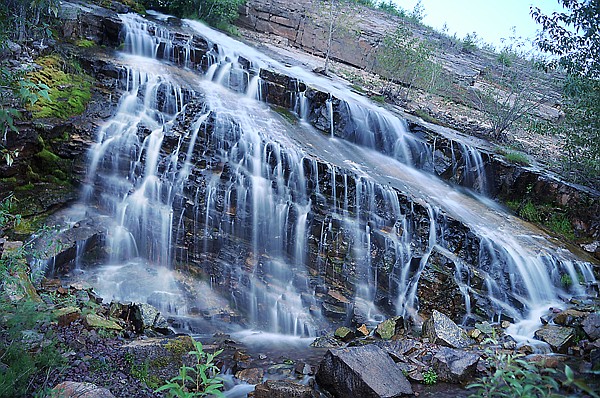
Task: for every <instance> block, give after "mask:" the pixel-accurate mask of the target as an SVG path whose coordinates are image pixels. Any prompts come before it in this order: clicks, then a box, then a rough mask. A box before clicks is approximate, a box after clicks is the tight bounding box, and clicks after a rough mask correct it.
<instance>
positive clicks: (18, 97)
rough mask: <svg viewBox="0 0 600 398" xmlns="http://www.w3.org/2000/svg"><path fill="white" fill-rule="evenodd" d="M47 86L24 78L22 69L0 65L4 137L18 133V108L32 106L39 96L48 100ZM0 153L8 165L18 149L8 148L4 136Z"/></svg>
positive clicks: (0, 118)
mask: <svg viewBox="0 0 600 398" xmlns="http://www.w3.org/2000/svg"><path fill="white" fill-rule="evenodd" d="M48 90H49V87H48V86H47V85H46V84H43V83H33V82H31V81H30V80H28V79H26V76H25V72H24V71H15V70H12V69H9V68H8V67H6V66H4V65H0V106H1V107H0V134H2V136H3V137H6V136H7V134H8V133H9V132H11V133H18V132H19V129H18V128H17V127H16V125H15V123H16V120H17V119H19V118H20V117H21V112H20V111H19V110H18V108H20V107H22V106H24V105H30V106H33V105H34V104H35V103H36V102H37V101H38V100H39V99H40V98H44V99H46V100H49V96H48ZM0 154H1V155H2V157H3V158H4V160H5V161H6V163H7V164H8V165H9V166H10V165H12V163H13V161H14V159H15V158H16V157H18V156H19V149H13V148H10V146H9V145H7V143H6V138H5V139H4V140H2V142H1V143H0Z"/></svg>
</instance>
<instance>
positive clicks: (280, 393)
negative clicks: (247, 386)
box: [254, 380, 317, 398]
mask: <svg viewBox="0 0 600 398" xmlns="http://www.w3.org/2000/svg"><path fill="white" fill-rule="evenodd" d="M316 396H317V395H316V394H315V393H314V392H313V389H312V388H310V387H309V386H306V385H303V384H299V383H295V382H293V381H290V380H267V381H265V382H264V383H262V384H259V385H257V386H256V388H255V389H254V398H314V397H316Z"/></svg>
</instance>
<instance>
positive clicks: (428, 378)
mask: <svg viewBox="0 0 600 398" xmlns="http://www.w3.org/2000/svg"><path fill="white" fill-rule="evenodd" d="M437 377H438V375H437V373H436V372H435V370H433V369H427V371H425V372H423V382H424V383H425V384H427V385H432V384H435V383H437Z"/></svg>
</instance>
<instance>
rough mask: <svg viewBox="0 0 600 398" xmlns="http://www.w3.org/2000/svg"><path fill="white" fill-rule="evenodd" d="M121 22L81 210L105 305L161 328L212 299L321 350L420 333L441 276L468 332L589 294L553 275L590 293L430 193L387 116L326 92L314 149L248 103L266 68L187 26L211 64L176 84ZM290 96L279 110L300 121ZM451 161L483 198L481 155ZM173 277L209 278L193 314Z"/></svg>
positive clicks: (296, 128)
mask: <svg viewBox="0 0 600 398" xmlns="http://www.w3.org/2000/svg"><path fill="white" fill-rule="evenodd" d="M122 18H123V22H124V27H125V32H126V34H125V38H126V39H125V40H126V42H127V43H129V44H126V46H125V53H123V54H121V57H120V59H119V61H120V62H122V63H123V65H124V66H123V69H122V73H121V75H120V77H119V87H120V88H121V89H122V91H123V94H122V97H121V98H120V100H119V104H118V108H117V110H116V113H115V115H114V117H112V118H111V119H110V120H108V121H107V122H106V123H105V124H104V125H103V126H102V127H101V128H100V129H99V130H98V137H97V142H96V144H94V145H93V147H92V148H91V150H90V155H89V156H90V162H89V170H88V177H87V180H86V181H85V187H84V192H83V198H82V201H83V202H84V203H85V205H86V206H87V208H88V211H90V212H91V211H92V210H93V211H94V212H99V213H102V214H104V215H107V216H108V218H110V219H111V220H112V221H111V225H110V228H109V231H108V233H107V238H106V241H107V243H106V245H107V252H108V259H107V260H106V264H104V265H103V266H102V267H100V270H101V272H99V273H98V275H99V276H98V279H99V283H98V286H97V287H98V289H99V290H100V291H101V292H102V294H103V295H104V296H106V297H111V298H112V297H116V298H122V299H127V300H142V299H143V300H146V301H148V302H151V303H152V304H154V305H157V306H161V308H163V309H164V310H165V311H167V312H168V313H170V314H175V315H181V314H185V313H186V311H187V309H188V307H191V306H192V305H193V306H198V307H201V308H207V313H211V314H212V313H213V312H211V311H213V310H214V308H213V307H211V306H210V305H209V304H208V303H207V301H209V299H208V297H210V302H211V303H213V302H214V303H218V304H215V306H217V305H218V306H220V307H219V310H223V311H231V312H232V313H233V312H235V313H236V314H235V316H232V318H233V319H237V320H239V321H240V324H243V325H244V326H249V327H252V328H255V329H259V330H263V331H268V332H273V333H282V334H289V335H296V336H317V335H319V334H320V333H322V332H323V330H325V329H327V328H329V327H330V325H329V322H338V323H345V322H377V321H380V320H382V319H383V318H385V317H387V316H392V315H402V316H404V317H405V319H413V320H415V321H418V319H419V312H420V311H423V310H430V309H431V308H432V307H433V308H435V306H436V305H437V303H438V302H437V301H435V300H436V298H435V297H434V298H431V297H430V296H428V294H431V293H432V292H431V290H433V289H429V287H430V285H428V283H429V284H431V283H434V282H432V280H434V279H435V278H434V277H432V275H434V274H435V272H437V270H438V269H443V270H444V271H445V274H444V275H447V276H448V278H447V279H446V280H445V284H446V285H445V286H444V289H441V290H445V291H446V290H447V291H448V292H451V291H455V292H454V293H456V295H457V297H458V298H456V297H452V300H454V301H453V303H454V304H455V305H456V307H457V308H459V309H458V310H457V313H459V314H460V315H461V316H462V317H463V318H464V319H468V318H470V317H474V316H475V312H476V311H475V310H474V309H475V307H477V308H478V309H481V308H485V309H486V310H487V311H488V312H487V313H486V315H487V316H488V317H489V318H491V317H492V316H496V317H499V316H501V315H506V316H509V317H511V318H513V319H514V320H516V321H519V320H523V319H525V318H527V316H528V315H529V313H530V312H531V313H533V312H534V310H535V309H536V308H538V307H539V306H540V305H545V306H547V305H549V304H552V303H555V302H557V301H560V299H561V297H562V296H569V295H583V294H585V291H584V288H583V287H581V286H572V287H571V288H570V289H569V291H566V289H565V288H563V287H562V285H561V283H560V279H561V275H565V274H566V275H569V276H570V277H571V278H572V279H573V280H578V279H580V278H582V279H583V281H584V282H592V281H594V275H593V273H592V270H591V268H590V265H589V264H588V263H585V262H582V261H578V260H577V259H576V258H575V257H574V256H573V255H571V254H570V253H568V252H567V251H566V250H563V249H561V248H559V247H557V246H556V245H555V244H553V243H551V242H550V240H549V239H548V238H547V237H546V236H545V235H544V234H543V233H542V232H541V231H539V230H537V229H535V228H534V227H532V226H531V225H529V224H526V223H524V222H523V221H521V220H518V219H516V218H515V217H512V216H510V215H508V214H504V213H502V210H500V209H499V208H498V207H494V206H493V205H491V204H490V203H489V202H490V201H484V200H480V199H478V198H477V197H476V196H474V195H467V194H465V193H463V192H462V191H459V190H456V189H454V187H453V186H451V185H450V184H448V183H446V182H444V181H442V180H440V179H438V178H436V177H435V176H434V175H433V174H432V170H433V169H434V160H435V159H434V153H436V156H438V155H437V153H438V150H436V149H435V148H430V146H429V145H428V144H427V143H426V142H425V141H423V140H421V139H419V138H417V137H416V136H415V135H413V134H411V133H409V132H408V130H407V127H406V125H405V123H404V122H402V121H401V120H400V119H398V118H397V117H395V116H393V115H391V114H390V113H388V112H386V111H384V110H382V109H381V108H378V107H376V106H374V105H369V104H366V103H364V101H363V102H361V101H359V100H355V99H354V98H352V97H351V96H350V95H349V94H348V96H346V94H345V92H344V91H343V90H342V89H340V88H339V87H335V86H333V87H331V90H330V91H331V92H332V93H333V94H332V95H330V96H329V98H327V99H325V98H323V100H324V103H325V106H326V112H327V116H328V119H327V120H328V123H327V127H325V128H323V130H325V129H327V128H329V130H330V131H329V133H330V134H322V133H320V132H319V131H317V130H316V129H314V128H313V127H312V126H311V125H310V124H309V123H297V122H290V121H289V120H288V119H286V118H285V117H283V116H281V115H280V114H278V113H277V112H275V111H273V110H272V109H271V108H269V106H268V105H266V104H264V103H261V102H260V100H262V99H264V97H265V92H263V89H262V88H261V87H262V84H261V81H262V79H261V78H259V76H263V75H261V74H260V71H259V68H263V67H266V66H267V65H269V66H273V65H274V67H276V68H283V66H278V64H277V63H276V62H275V61H270V60H268V59H267V58H266V57H265V56H264V55H262V54H259V53H257V52H255V51H254V50H248V47H244V46H243V45H242V44H241V43H237V42H234V41H233V40H232V39H230V38H224V37H223V36H222V35H220V34H218V33H216V32H214V31H212V30H209V29H208V28H206V27H204V26H203V25H201V24H199V23H196V22H193V21H186V24H187V25H189V26H190V27H191V28H193V29H194V31H195V32H196V33H198V34H202V35H203V36H205V37H206V42H207V43H211V44H210V45H207V48H210V50H207V52H206V54H204V58H203V59H204V61H205V64H204V67H205V68H204V69H202V68H197V67H195V68H194V67H186V68H178V67H176V66H175V65H173V63H174V61H173V59H172V58H169V57H167V56H162V55H160V52H161V51H163V48H164V49H167V48H170V47H169V44H168V42H170V41H172V40H174V36H173V35H172V34H170V33H168V32H163V31H161V29H160V28H158V27H157V26H154V24H152V23H150V22H147V21H143V20H142V21H140V19H141V18H139V17H134V16H131V15H129V14H128V15H124V16H122ZM186 40H187V39H186ZM191 40H198V39H197V38H194V39H189V40H188V41H187V42H191ZM180 41H185V40H183V39H180ZM157 48H158V50H157ZM157 51H158V52H157ZM165 51H166V50H165ZM169 51H170V50H169ZM178 51H179V50H178ZM129 52H130V53H129ZM190 57H191V58H189V59H190V61H189V64H193V61H192V59H193V58H194V55H193V52H190ZM156 58H158V60H157V59H156ZM186 59H187V58H186ZM161 60H164V61H168V62H163V61H161ZM186 62H187V61H186ZM175 63H176V64H177V62H175ZM192 66H193V65H192ZM202 71H205V74H204V75H203V76H202V75H201V74H200V72H202ZM292 72H293V73H296V75H295V76H296V77H297V78H298V79H300V78H302V79H303V81H306V80H308V78H307V77H306V76H304V75H303V74H302V73H301V72H297V71H295V70H294V71H292ZM318 83H319V84H321V85H324V84H325V83H324V82H323V81H322V80H318ZM304 88H305V90H302V91H300V86H299V85H298V86H297V87H295V88H294V90H296V94H295V97H294V96H292V98H291V101H290V108H291V109H292V110H293V111H295V112H296V114H297V115H298V116H299V117H300V119H301V120H303V121H310V118H311V117H312V116H314V115H312V114H311V112H313V111H314V109H313V108H314V107H312V106H313V105H311V104H310V103H309V99H308V98H307V92H306V90H307V89H306V87H304ZM286 98H287V100H289V99H290V97H288V96H287V93H286ZM311 107H312V108H311ZM342 108H343V109H345V114H346V115H347V117H346V118H344V117H343V115H341V114H340V113H339V110H340V109H342ZM320 112H321V116H322V115H323V113H324V112H325V110H324V109H321V110H320ZM334 117H335V120H336V122H335V123H336V124H335V125H334ZM436 145H437V144H436ZM450 148H451V150H453V151H454V145H450ZM457 148H458V147H457ZM451 156H452V157H454V156H456V157H457V158H462V159H463V167H464V169H465V170H466V171H468V173H469V175H470V176H472V177H468V178H467V179H466V182H465V185H467V186H471V187H476V188H478V189H479V190H480V192H485V190H486V184H487V183H486V182H485V167H484V164H483V161H482V158H481V155H480V154H479V153H478V152H477V151H476V150H474V149H473V148H471V147H468V146H461V147H460V150H459V149H457V150H456V151H455V152H454V153H453V154H451ZM457 163H458V162H457ZM469 178H470V179H469ZM82 266H84V265H82ZM174 267H180V268H182V269H191V270H193V273H194V274H199V275H202V276H206V278H205V279H206V283H205V284H198V286H195V289H197V291H198V293H197V295H196V296H195V297H192V298H190V297H186V300H180V299H176V298H175V297H181V296H182V293H181V292H180V291H179V288H177V283H175V275H174V273H173V272H172V270H173V268H174ZM134 275H139V281H137V280H135V279H136V278H137V276H134ZM128 280H135V281H133V282H131V283H129V286H130V287H131V285H133V288H135V289H133V290H135V292H132V291H130V288H129V287H126V285H127V283H126V282H127V281H128ZM161 281H163V282H164V284H162V283H163V282H161ZM445 291H444V292H441V293H440V294H445V293H446V292H445ZM454 293H453V294H454ZM217 296H218V297H217ZM189 300H191V301H193V303H189ZM439 302H443V300H441V299H440V301H439ZM155 303H156V304H155ZM188 304H189V305H188ZM211 305H212V304H211ZM427 306H429V307H427ZM209 307H210V308H209Z"/></svg>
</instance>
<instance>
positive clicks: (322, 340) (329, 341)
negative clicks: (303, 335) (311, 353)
mask: <svg viewBox="0 0 600 398" xmlns="http://www.w3.org/2000/svg"><path fill="white" fill-rule="evenodd" d="M310 346H311V347H315V348H337V347H343V346H344V343H342V342H340V341H339V340H338V339H336V338H335V337H332V336H321V337H317V338H316V339H315V341H313V342H312V343H311V344H310Z"/></svg>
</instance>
